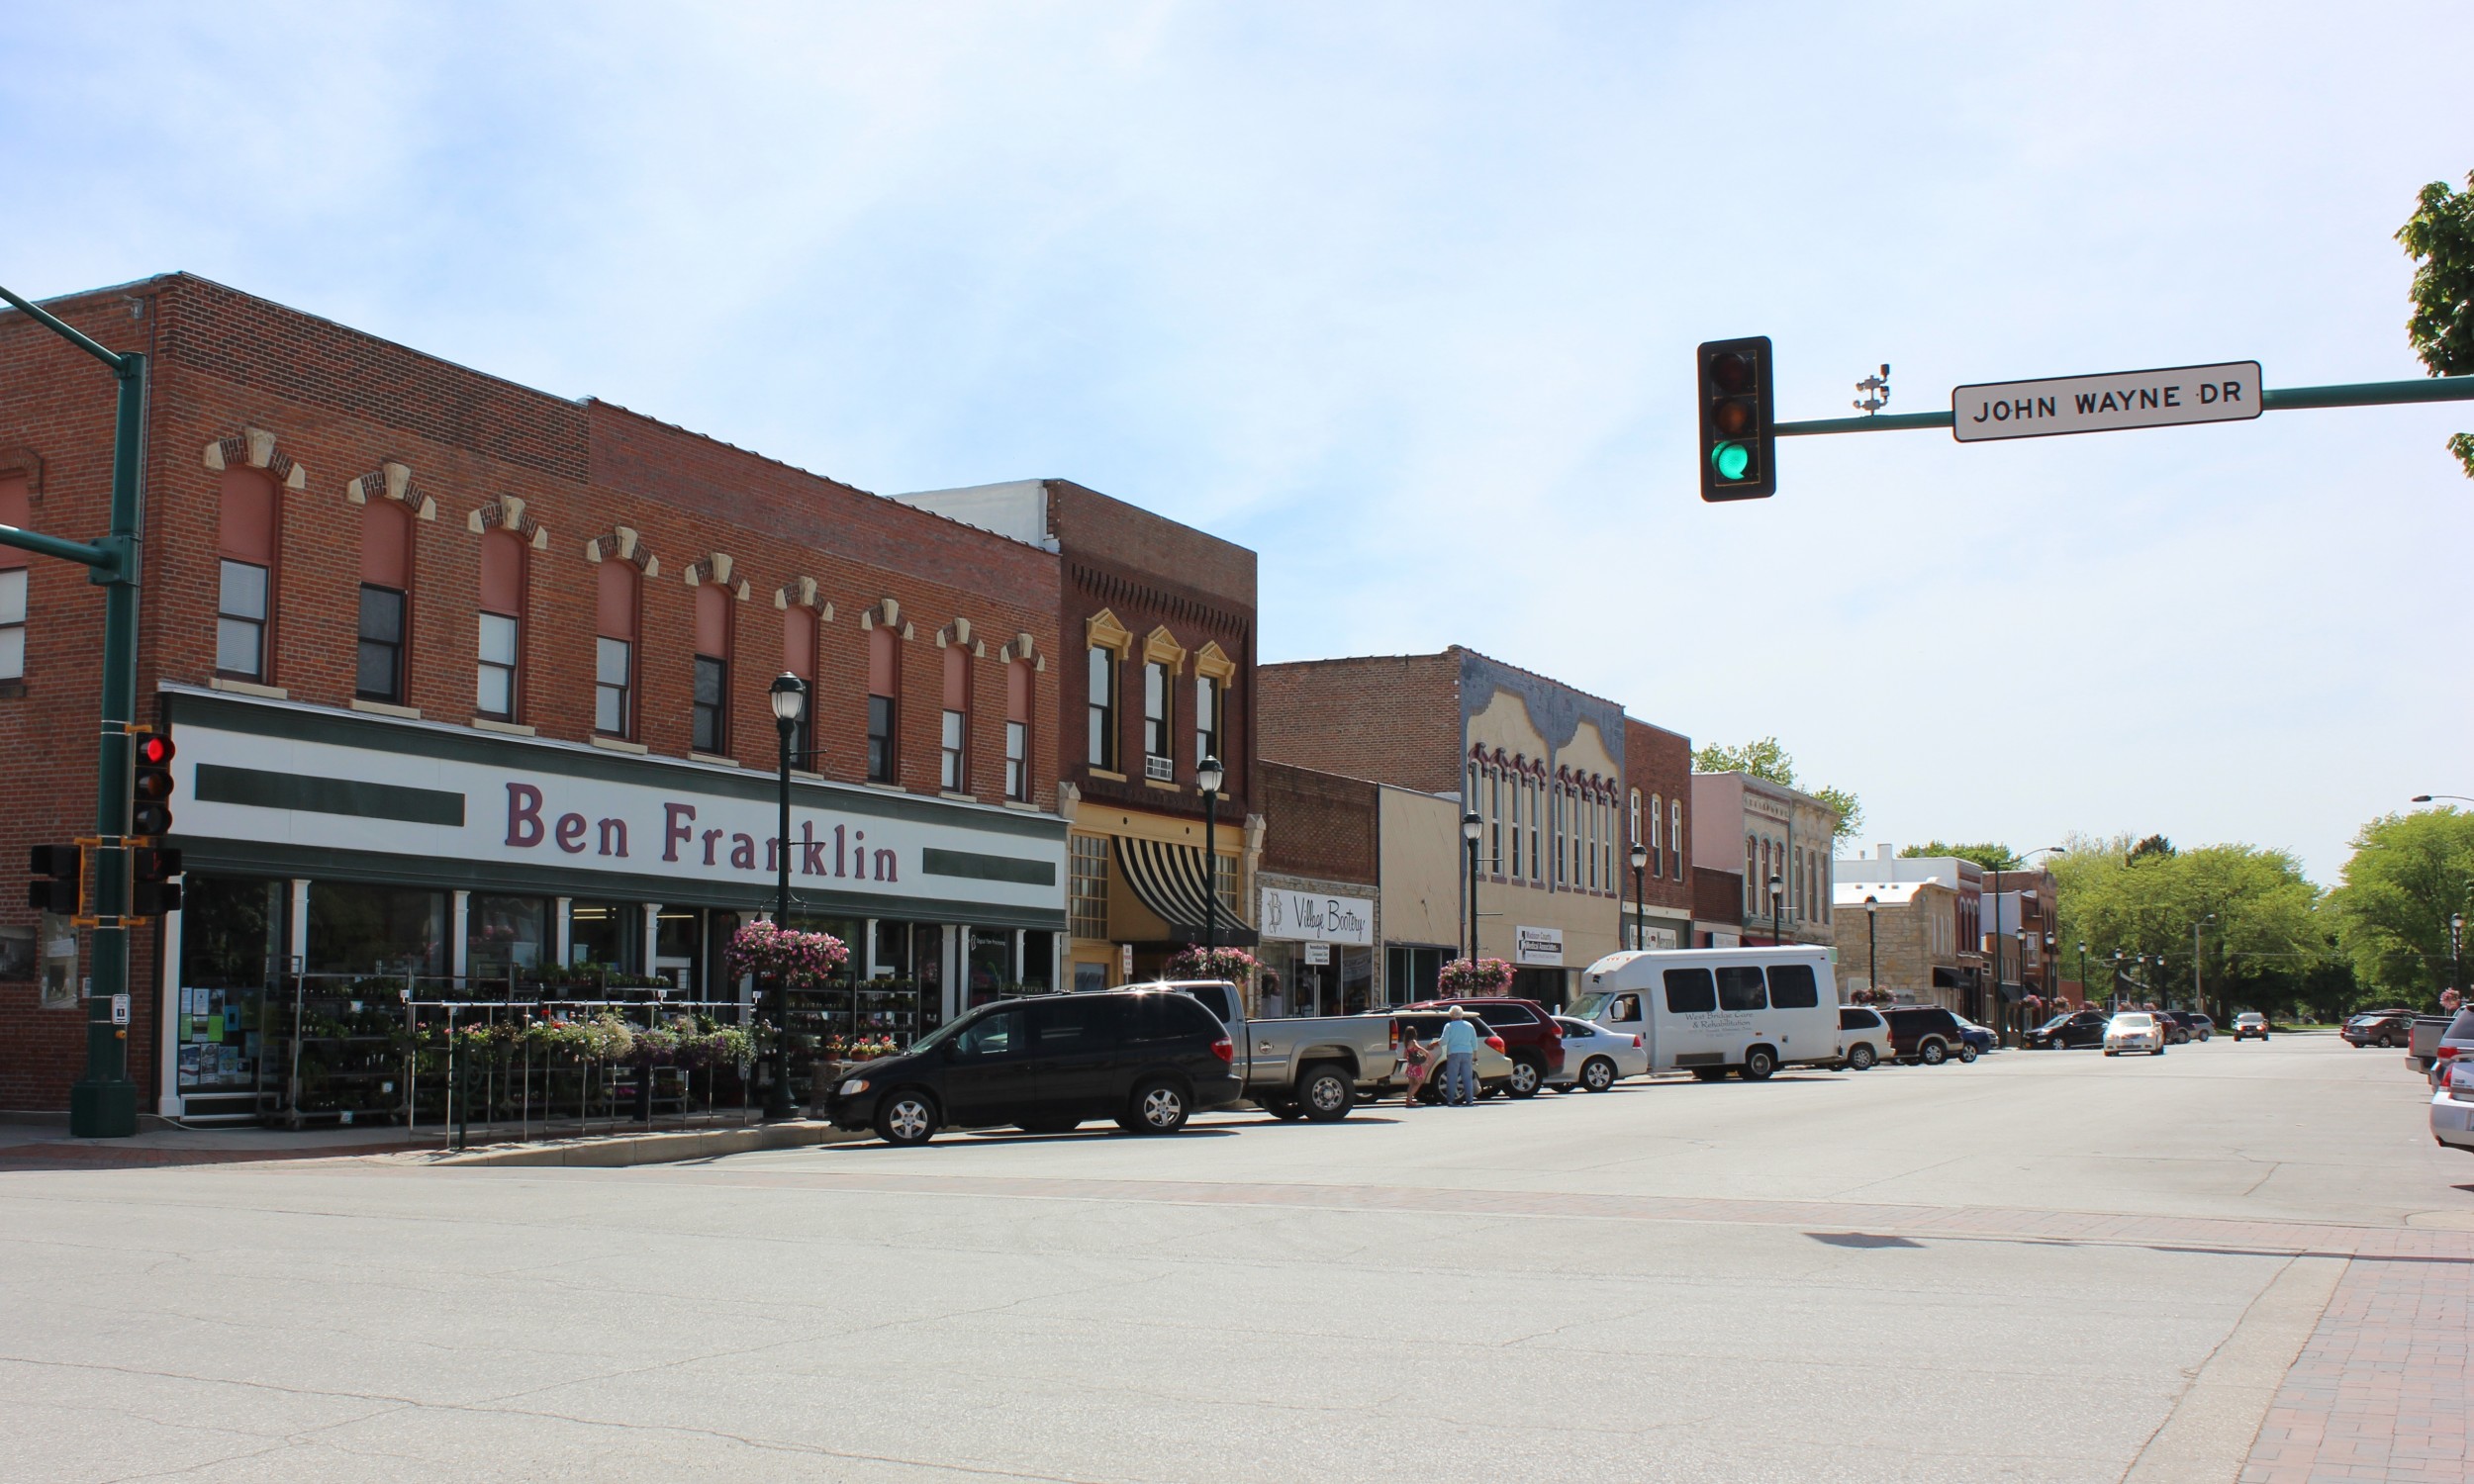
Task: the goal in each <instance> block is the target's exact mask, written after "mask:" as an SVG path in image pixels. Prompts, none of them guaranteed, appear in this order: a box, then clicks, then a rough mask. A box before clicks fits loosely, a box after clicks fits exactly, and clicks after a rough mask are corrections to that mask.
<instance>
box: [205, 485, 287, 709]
mask: <svg viewBox="0 0 2474 1484" xmlns="http://www.w3.org/2000/svg"><path fill="white" fill-rule="evenodd" d="M219 498H220V505H221V510H220V515H221V519H220V520H219V522H218V525H217V534H216V553H217V555H218V557H219V558H220V559H221V567H220V571H219V576H218V582H217V590H216V601H215V673H216V674H218V675H226V676H231V677H233V678H234V679H236V680H246V681H261V682H262V681H266V680H267V679H268V678H269V677H270V676H271V675H272V674H273V671H274V665H273V661H274V648H273V642H272V641H273V638H274V632H275V609H274V594H275V576H274V571H275V549H276V545H277V542H276V538H275V514H276V504H275V484H274V481H272V480H270V479H268V478H267V477H266V476H265V475H263V474H260V473H259V472H258V471H257V470H255V469H227V470H225V471H224V478H223V485H222V489H221V491H220V492H219Z"/></svg>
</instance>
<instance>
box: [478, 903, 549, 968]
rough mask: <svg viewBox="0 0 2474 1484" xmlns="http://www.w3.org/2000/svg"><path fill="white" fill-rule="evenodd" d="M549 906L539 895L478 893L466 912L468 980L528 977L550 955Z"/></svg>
mask: <svg viewBox="0 0 2474 1484" xmlns="http://www.w3.org/2000/svg"><path fill="white" fill-rule="evenodd" d="M549 906H550V904H549V903H548V902H546V901H544V900H542V899H541V898H540V897H537V896H489V895H484V894H483V893H481V892H478V891H476V892H474V893H473V894H472V897H471V899H470V900H469V901H468V902H466V904H465V912H464V974H465V976H466V977H467V978H468V979H484V980H487V979H505V978H506V977H507V976H508V975H509V974H515V975H516V976H517V977H519V978H522V977H524V976H525V975H526V974H527V973H528V972H529V971H532V970H535V969H538V968H540V967H541V965H542V963H543V961H544V960H545V959H546V958H547V956H548V950H547V947H546V945H547V944H548V943H549V941H550V938H549V916H550V913H549Z"/></svg>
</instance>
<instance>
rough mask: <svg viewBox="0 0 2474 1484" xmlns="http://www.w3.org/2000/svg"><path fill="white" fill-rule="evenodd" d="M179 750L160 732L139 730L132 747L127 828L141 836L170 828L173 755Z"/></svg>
mask: <svg viewBox="0 0 2474 1484" xmlns="http://www.w3.org/2000/svg"><path fill="white" fill-rule="evenodd" d="M178 750H179V749H177V748H175V747H173V746H172V739H171V738H169V737H166V736H164V735H163V734H162V733H160V732H140V733H139V734H138V735H137V738H136V746H135V747H133V748H132V749H131V753H132V756H131V758H130V768H129V792H130V800H131V807H130V811H129V828H130V831H131V832H132V833H133V834H136V835H139V836H142V837H151V836H155V835H167V834H169V833H171V828H172V808H171V799H172V757H173V755H174V754H175V753H176V752H178Z"/></svg>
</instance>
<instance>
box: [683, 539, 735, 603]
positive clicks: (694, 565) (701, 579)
mask: <svg viewBox="0 0 2474 1484" xmlns="http://www.w3.org/2000/svg"><path fill="white" fill-rule="evenodd" d="M685 576H686V578H687V585H688V586H689V587H691V588H701V587H704V586H706V585H707V584H709V583H710V584H712V585H713V586H714V587H718V588H720V589H721V590H722V591H723V592H725V593H728V594H729V595H730V596H731V597H733V598H735V599H737V600H738V601H739V602H741V603H745V602H747V595H748V587H747V579H746V578H743V577H738V576H736V575H735V572H734V570H733V564H732V562H731V561H730V554H729V553H728V552H726V551H716V552H714V553H713V554H712V555H711V556H707V557H703V558H700V559H698V560H696V561H693V562H690V563H688V564H687V572H686V574H685Z"/></svg>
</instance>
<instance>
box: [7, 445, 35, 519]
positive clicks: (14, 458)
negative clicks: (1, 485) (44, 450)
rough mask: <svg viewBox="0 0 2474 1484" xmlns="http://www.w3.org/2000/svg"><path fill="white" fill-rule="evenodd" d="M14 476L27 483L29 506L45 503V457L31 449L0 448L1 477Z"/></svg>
mask: <svg viewBox="0 0 2474 1484" xmlns="http://www.w3.org/2000/svg"><path fill="white" fill-rule="evenodd" d="M10 474H14V475H16V476H18V477H19V478H20V479H23V480H25V481H26V499H27V502H28V503H29V504H34V505H40V504H41V503H42V502H43V455H42V454H40V453H37V452H35V450H33V449H31V448H0V475H10Z"/></svg>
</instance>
